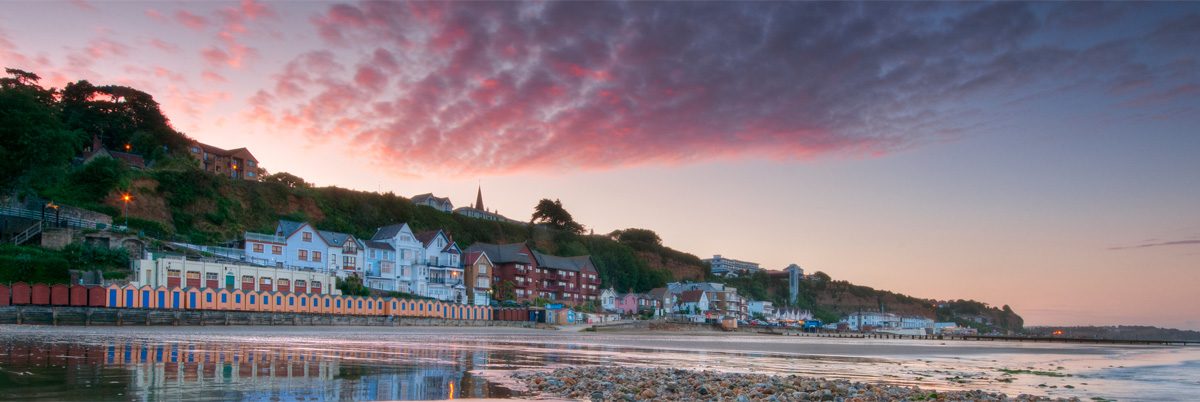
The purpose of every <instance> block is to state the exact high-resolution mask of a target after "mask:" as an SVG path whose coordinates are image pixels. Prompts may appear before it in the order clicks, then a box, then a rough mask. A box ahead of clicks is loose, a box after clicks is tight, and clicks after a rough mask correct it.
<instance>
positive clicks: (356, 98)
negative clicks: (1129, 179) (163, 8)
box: [255, 2, 1194, 174]
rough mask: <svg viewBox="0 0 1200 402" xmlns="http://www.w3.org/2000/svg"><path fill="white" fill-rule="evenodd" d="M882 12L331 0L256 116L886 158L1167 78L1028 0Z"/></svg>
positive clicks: (545, 150)
mask: <svg viewBox="0 0 1200 402" xmlns="http://www.w3.org/2000/svg"><path fill="white" fill-rule="evenodd" d="M871 7H872V10H873V11H874V13H871V16H870V17H869V18H867V20H869V21H868V22H871V24H867V25H870V26H871V29H866V28H863V27H860V26H858V25H854V24H851V23H850V22H848V21H859V20H862V19H863V18H864V17H862V16H861V15H860V14H858V11H855V7H848V6H844V5H840V4H805V3H778V4H774V3H773V4H770V5H763V4H753V3H746V4H742V3H694V4H688V5H686V6H683V5H671V6H667V5H663V4H660V3H624V4H612V3H556V2H550V3H539V4H538V5H536V6H530V5H528V4H524V3H483V4H479V3H475V4H471V5H470V6H467V5H463V4H461V3H448V2H423V3H416V2H407V3H401V2H363V3H356V4H337V5H332V6H330V7H328V8H327V10H326V11H325V12H324V13H322V14H320V15H318V16H316V17H313V18H312V19H311V21H312V22H313V24H314V25H315V26H316V28H317V31H318V34H319V36H320V37H321V39H323V40H324V41H325V42H326V44H328V45H331V47H336V48H337V49H338V50H339V53H337V57H334V53H332V52H329V51H318V52H310V53H306V54H304V55H301V56H298V57H296V58H295V59H293V60H292V61H291V62H289V63H288V64H287V65H286V66H284V68H283V69H282V70H281V71H280V72H279V73H278V74H276V75H275V76H274V82H273V83H272V85H271V86H269V88H271V95H273V97H272V102H271V103H270V105H265V104H264V105H259V106H258V107H260V108H261V109H260V110H257V111H256V112H255V113H256V114H255V115H256V116H258V117H259V118H260V119H262V120H264V121H271V122H272V123H273V124H277V125H279V127H287V128H286V129H287V131H288V132H300V133H306V134H308V135H309V136H310V138H312V139H313V140H314V141H331V140H333V139H336V138H341V139H343V140H345V141H343V142H344V143H347V144H359V145H358V146H361V150H362V151H364V152H365V155H369V156H371V157H373V158H375V159H376V160H377V161H378V162H379V163H381V164H385V165H388V166H392V167H394V168H395V169H394V170H399V171H402V172H409V173H416V172H427V173H440V174H477V173H479V172H489V173H497V172H512V171H520V170H546V169H551V170H562V169H604V168H610V167H617V166H629V165H638V164H678V163H695V162H701V161H709V160H713V159H733V158H760V159H776V160H785V161H786V160H797V159H808V158H818V157H823V156H827V155H837V156H852V157H871V156H878V155H883V154H887V153H890V152H896V151H898V150H903V149H907V148H910V147H913V146H919V145H921V144H925V143H930V142H937V141H945V140H947V139H952V138H955V137H956V136H958V135H961V134H962V133H963V132H965V131H966V130H968V129H971V128H973V127H977V126H978V125H980V124H983V123H981V122H979V121H978V120H979V118H978V116H973V115H972V114H970V113H969V112H970V110H964V109H965V108H966V106H963V105H964V104H967V103H969V102H970V101H971V100H972V99H976V97H978V96H981V94H989V96H991V95H992V94H993V93H995V92H1000V93H1007V94H1009V95H1010V96H1009V97H1011V98H1020V97H1021V96H1029V95H1030V94H1031V91H1028V90H1026V89H1028V88H1043V87H1045V85H1044V84H1047V83H1053V84H1054V86H1056V87H1057V86H1060V85H1061V86H1063V88H1066V89H1064V91H1079V90H1082V89H1086V88H1094V87H1096V86H1097V85H1102V84H1104V85H1109V86H1108V87H1105V88H1106V89H1107V88H1109V87H1121V88H1136V87H1137V86H1138V85H1144V84H1142V82H1154V81H1156V80H1160V79H1162V76H1163V72H1162V69H1161V68H1154V67H1150V68H1147V69H1146V71H1142V70H1139V69H1138V68H1136V65H1135V64H1133V63H1130V62H1129V61H1128V60H1130V58H1129V57H1127V55H1128V54H1129V53H1130V49H1129V48H1128V46H1129V45H1121V44H1120V43H1121V41H1114V43H1116V44H1115V45H1114V44H1107V45H1106V46H1100V45H1098V46H1095V47H1093V48H1086V49H1073V48H1054V47H1047V46H1041V47H1038V46H1026V44H1025V43H1024V42H1023V41H1025V40H1026V39H1027V38H1028V37H1029V36H1030V35H1032V32H1034V31H1036V30H1037V29H1039V28H1038V24H1037V16H1036V14H1035V13H1031V12H1030V11H1029V10H1028V9H1027V7H1026V6H1024V5H1021V4H1010V3H1004V4H980V5H965V6H961V7H958V8H955V9H953V10H950V11H954V12H951V13H949V14H947V16H946V17H945V18H944V19H940V20H937V21H931V20H930V19H929V17H928V13H922V12H913V11H914V10H911V9H909V8H907V7H906V6H900V7H895V8H892V7H885V6H882V5H880V6H871ZM814 13H815V14H820V15H828V16H830V17H829V18H822V19H819V20H807V19H805V17H804V16H807V15H813V14H814ZM651 16H652V17H651ZM701 21H703V23H701ZM885 21H888V22H887V23H885ZM864 24H866V23H864ZM977 26H988V27H990V28H989V29H991V28H994V31H995V32H991V33H987V34H984V33H982V31H983V30H980V29H977V28H975V27H977ZM897 38H903V40H902V41H903V43H898V41H901V39H897ZM801 39H803V40H801ZM948 54H949V55H962V57H959V56H953V57H952V56H947V55H948ZM1189 74H1190V73H1189ZM1063 76H1069V77H1072V79H1070V80H1063V79H1061V77H1063ZM1186 77H1191V75H1187V76H1186ZM1186 79H1191V78H1186ZM1062 81H1070V82H1062ZM1180 88H1182V89H1180ZM1018 89H1021V90H1018ZM1193 90H1194V89H1192V88H1191V87H1186V86H1185V87H1176V90H1174V91H1173V92H1170V93H1166V94H1164V95H1162V96H1160V97H1161V98H1164V99H1166V100H1167V101H1172V102H1173V101H1177V100H1178V99H1184V98H1187V97H1189V96H1193ZM1000 98H1005V97H1004V96H1001V97H1000ZM1005 99H1007V98H1005ZM964 117H967V118H964Z"/></svg>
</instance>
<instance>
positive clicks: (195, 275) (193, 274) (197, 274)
mask: <svg viewBox="0 0 1200 402" xmlns="http://www.w3.org/2000/svg"><path fill="white" fill-rule="evenodd" d="M187 278H188V279H200V271H188V272H187Z"/></svg>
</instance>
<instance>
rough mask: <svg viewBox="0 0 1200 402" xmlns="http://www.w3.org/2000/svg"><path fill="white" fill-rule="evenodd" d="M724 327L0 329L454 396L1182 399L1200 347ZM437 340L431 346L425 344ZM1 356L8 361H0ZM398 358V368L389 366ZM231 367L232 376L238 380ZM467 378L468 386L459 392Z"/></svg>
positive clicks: (3, 334)
mask: <svg viewBox="0 0 1200 402" xmlns="http://www.w3.org/2000/svg"><path fill="white" fill-rule="evenodd" d="M718 334H719V335H708V334H706V335H695V334H690V333H688V334H675V333H668V334H664V333H644V334H625V333H589V332H568V331H547V330H534V329H518V328H490V327H481V328H475V327H461V328H459V327H429V328H422V327H394V328H392V327H303V326H301V327H286V326H284V327H34V326H0V341H4V342H8V343H17V344H22V345H24V344H30V343H35V344H49V345H62V344H70V345H81V346H80V347H81V348H84V349H88V348H97V347H99V348H108V349H109V350H112V349H113V348H114V347H116V348H117V349H118V350H119V349H120V348H122V347H124V348H126V349H128V348H129V346H124V345H129V344H131V343H132V344H133V345H134V350H135V351H136V350H137V348H138V347H144V346H139V345H149V346H148V347H151V348H160V347H162V346H164V345H165V346H169V347H176V346H178V347H179V348H181V349H188V350H191V349H194V350H202V351H203V350H219V351H226V350H229V351H244V350H251V351H254V350H265V351H268V352H270V353H271V355H269V356H273V355H279V356H287V355H289V354H292V353H297V352H301V353H304V354H306V355H308V356H312V358H313V359H318V360H320V361H323V362H324V361H329V362H335V364H334V367H333V368H332V369H331V370H336V371H345V370H347V367H354V368H355V370H368V371H367V372H369V373H372V374H370V375H368V376H367V377H365V378H367V379H370V378H383V379H387V381H395V382H398V383H401V384H403V383H406V381H416V380H408V379H407V378H409V377H403V376H401V377H397V375H396V374H389V373H392V372H395V371H396V370H399V371H401V372H405V373H409V372H418V373H425V374H423V375H431V374H429V373H437V374H436V376H435V377H436V378H438V381H442V382H444V383H445V384H450V383H455V384H459V385H458V387H459V388H457V391H449V390H446V389H429V390H423V391H419V392H418V391H412V390H406V391H404V392H415V393H403V392H401V393H394V394H378V395H375V394H370V395H368V394H364V395H359V396H358V397H356V398H354V399H376V398H377V397H378V398H379V399H389V398H390V399H442V398H446V397H447V396H448V395H450V394H449V393H448V392H457V393H456V394H455V396H457V397H493V398H494V397H505V396H504V394H502V393H500V392H499V391H496V390H494V389H493V388H491V386H488V387H484V388H480V387H481V386H483V385H481V384H483V383H492V384H496V383H501V382H502V381H499V379H500V378H501V377H505V376H507V375H510V374H511V373H512V372H514V371H525V370H549V369H555V368H562V367H583V366H616V367H645V368H680V369H694V370H712V371H718V372H727V373H758V374H769V375H800V376H807V377H825V378H831V379H843V380H850V381H863V382H869V383H873V384H874V383H878V384H889V385H899V386H920V387H922V388H923V389H931V390H947V391H952V390H975V389H982V390H986V391H990V392H1003V393H1006V394H1009V395H1017V394H1034V395H1041V396H1050V397H1078V398H1081V399H1089V398H1092V397H1102V398H1109V399H1114V398H1115V399H1121V400H1129V399H1134V400H1137V399H1143V400H1187V399H1188V398H1189V397H1190V395H1195V394H1200V348H1194V347H1193V348H1188V347H1165V346H1118V345H1074V344H1046V343H1041V344H1030V343H1017V342H978V341H929V340H898V339H841V338H809V337H781V336H773V335H753V334H741V333H735V334H720V333H718ZM431 351H432V352H436V353H434V354H433V355H428V354H429V353H430V352H431ZM118 357H119V356H118ZM2 358H3V357H0V368H2V367H4V366H3V361H2ZM118 360H119V359H118ZM135 360H136V359H135ZM1190 362H1197V364H1193V363H1190ZM159 364H161V363H159ZM144 365H145V364H144V363H138V362H136V361H134V362H130V363H125V367H132V368H136V369H142V367H143V366H144ZM396 366H399V368H389V367H396ZM360 368H361V369H360ZM371 370H374V371H371ZM1003 370H1008V371H1009V372H1005V371H1003ZM271 373H274V371H272V372H271ZM1033 373H1052V375H1044V374H1033ZM405 375H408V376H411V374H405ZM234 377H235V378H234V379H233V380H231V381H233V383H234V384H239V382H238V381H243V380H239V379H238V377H237V376H234ZM337 378H340V377H334V379H333V380H329V381H334V382H339V381H340V382H339V384H340V385H338V386H339V387H342V388H347V387H349V388H351V389H353V388H354V387H355V386H360V385H362V384H359V383H353V384H356V385H346V384H345V381H346V380H339V379H337ZM472 378H473V379H472ZM468 380H469V381H468ZM355 381H359V380H355ZM362 381H365V380H362ZM380 381H382V380H380ZM318 385H319V382H318V383H317V384H307V385H303V386H304V387H313V386H318ZM244 386H247V387H248V386H249V385H244ZM288 386H289V387H302V386H301V385H288ZM166 387H167V388H168V389H173V388H171V387H172V386H166ZM463 387H473V388H471V390H466V391H464V390H463ZM150 388H151V389H154V388H153V387H150ZM400 389H401V390H404V388H400ZM138 392H148V391H138ZM312 392H316V391H312ZM322 395H323V394H322ZM373 395H375V396H373ZM508 396H513V395H508ZM235 399H236V398H235Z"/></svg>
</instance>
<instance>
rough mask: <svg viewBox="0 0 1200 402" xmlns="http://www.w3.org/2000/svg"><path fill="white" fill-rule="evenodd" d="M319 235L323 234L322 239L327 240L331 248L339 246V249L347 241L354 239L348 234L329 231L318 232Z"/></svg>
mask: <svg viewBox="0 0 1200 402" xmlns="http://www.w3.org/2000/svg"><path fill="white" fill-rule="evenodd" d="M317 233H320V234H321V237H322V238H324V239H325V242H326V243H329V245H331V246H337V247H341V246H343V245H345V244H346V241H347V240H351V239H354V235H351V234H347V233H341V232H330V231H328V230H318V231H317Z"/></svg>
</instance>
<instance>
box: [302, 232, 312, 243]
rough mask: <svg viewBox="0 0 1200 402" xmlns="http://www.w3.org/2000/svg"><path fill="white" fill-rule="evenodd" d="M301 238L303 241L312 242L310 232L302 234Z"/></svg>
mask: <svg viewBox="0 0 1200 402" xmlns="http://www.w3.org/2000/svg"><path fill="white" fill-rule="evenodd" d="M301 237H302V238H303V239H304V241H312V232H304V234H303V235H301Z"/></svg>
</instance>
